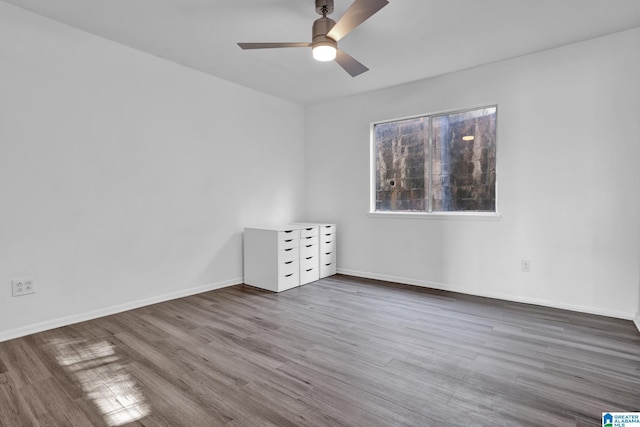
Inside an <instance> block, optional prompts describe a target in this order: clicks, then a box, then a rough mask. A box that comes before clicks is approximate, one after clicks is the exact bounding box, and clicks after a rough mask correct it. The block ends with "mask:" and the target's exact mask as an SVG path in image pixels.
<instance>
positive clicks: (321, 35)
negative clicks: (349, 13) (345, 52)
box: [311, 0, 338, 49]
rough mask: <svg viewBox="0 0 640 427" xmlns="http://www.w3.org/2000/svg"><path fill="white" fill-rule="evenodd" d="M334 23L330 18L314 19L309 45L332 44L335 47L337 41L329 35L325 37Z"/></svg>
mask: <svg viewBox="0 0 640 427" xmlns="http://www.w3.org/2000/svg"><path fill="white" fill-rule="evenodd" d="M318 1H320V0H318ZM334 25H336V21H334V20H333V19H331V18H320V19H316V20H315V21H314V23H313V31H312V33H313V34H312V39H311V46H312V47H315V46H322V45H325V46H333V47H334V48H336V49H337V47H338V43H337V42H336V41H335V40H334V39H332V38H331V37H327V33H328V32H329V30H331V28H332V27H333V26H334Z"/></svg>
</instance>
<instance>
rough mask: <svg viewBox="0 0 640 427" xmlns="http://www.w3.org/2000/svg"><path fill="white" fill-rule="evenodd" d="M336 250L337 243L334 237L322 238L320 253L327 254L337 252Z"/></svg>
mask: <svg viewBox="0 0 640 427" xmlns="http://www.w3.org/2000/svg"><path fill="white" fill-rule="evenodd" d="M335 250H336V241H335V239H333V237H329V238H326V239H325V238H322V239H321V240H320V253H325V252H335Z"/></svg>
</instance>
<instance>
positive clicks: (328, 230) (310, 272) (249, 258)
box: [243, 223, 336, 292]
mask: <svg viewBox="0 0 640 427" xmlns="http://www.w3.org/2000/svg"><path fill="white" fill-rule="evenodd" d="M243 251H244V283H246V284H247V285H251V286H255V287H257V288H262V289H267V290H269V291H273V292H282V291H286V290H287V289H291V288H294V287H296V286H299V285H304V284H307V283H311V282H315V281H316V280H318V279H321V278H323V277H327V276H331V275H333V274H336V225H335V224H317V223H298V224H290V225H284V226H276V227H260V228H258V227H247V228H245V229H244V249H243Z"/></svg>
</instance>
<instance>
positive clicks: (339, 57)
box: [336, 49, 369, 77]
mask: <svg viewBox="0 0 640 427" xmlns="http://www.w3.org/2000/svg"><path fill="white" fill-rule="evenodd" d="M336 62H337V63H338V64H339V65H340V66H341V67H342V68H344V70H345V71H346V72H347V73H349V74H351V77H356V76H359V75H360V74H362V73H364V72H365V71H369V69H368V68H367V67H365V66H364V65H362V64H361V63H359V62H358V61H356V60H355V59H353V58H352V57H351V55H349V54H348V53H346V52H344V51H343V50H340V49H338V52H336Z"/></svg>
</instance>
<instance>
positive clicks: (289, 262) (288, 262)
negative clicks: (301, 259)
mask: <svg viewBox="0 0 640 427" xmlns="http://www.w3.org/2000/svg"><path fill="white" fill-rule="evenodd" d="M292 262H293V261H287V262H285V264H291V263H292Z"/></svg>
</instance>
